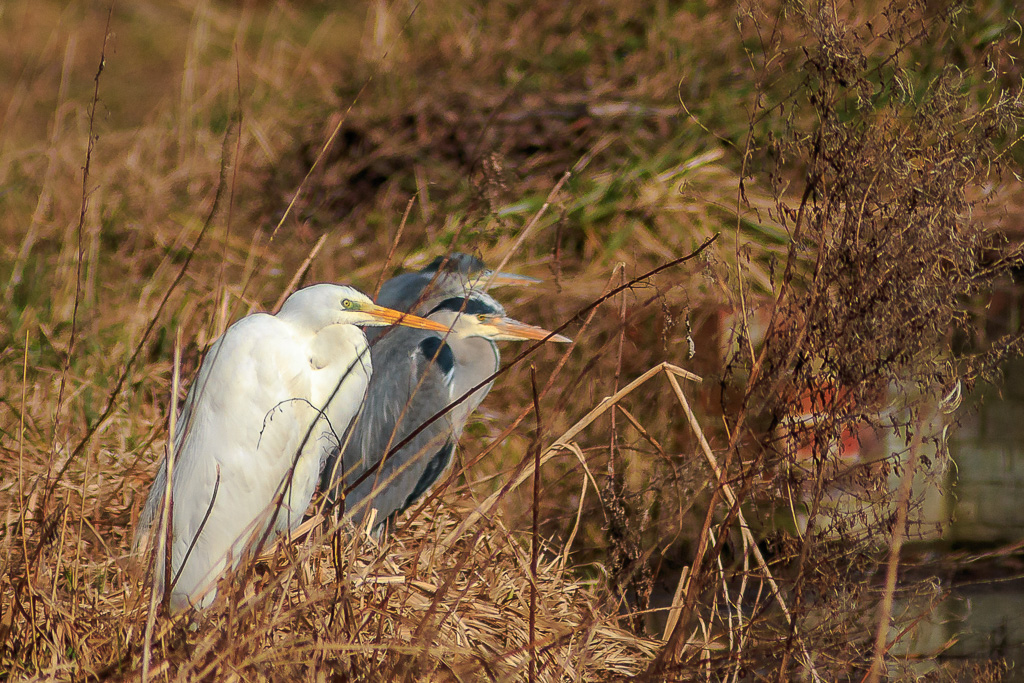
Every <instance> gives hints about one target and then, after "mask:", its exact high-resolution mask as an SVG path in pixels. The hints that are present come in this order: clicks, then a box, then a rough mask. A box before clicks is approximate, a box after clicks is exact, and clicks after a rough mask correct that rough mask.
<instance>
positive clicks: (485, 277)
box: [469, 270, 540, 289]
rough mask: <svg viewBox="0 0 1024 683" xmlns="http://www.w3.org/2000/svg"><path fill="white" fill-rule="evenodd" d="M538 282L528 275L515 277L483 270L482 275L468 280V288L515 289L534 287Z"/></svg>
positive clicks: (479, 274)
mask: <svg viewBox="0 0 1024 683" xmlns="http://www.w3.org/2000/svg"><path fill="white" fill-rule="evenodd" d="M538 282H540V280H538V279H537V278H535V277H530V276H529V275H516V274H515V273H495V272H494V271H491V270H485V271H483V272H482V273H478V274H477V275H474V276H473V277H471V278H469V286H470V287H471V288H474V287H486V288H487V289H490V288H491V287H501V286H503V285H516V286H517V287H526V286H528V285H535V284H537V283H538Z"/></svg>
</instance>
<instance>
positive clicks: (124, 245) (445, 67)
mask: <svg viewBox="0 0 1024 683" xmlns="http://www.w3.org/2000/svg"><path fill="white" fill-rule="evenodd" d="M479 5H480V6H479V7H464V6H461V5H459V4H458V3H445V2H437V3H432V4H427V5H416V6H415V7H410V6H406V5H401V4H394V5H391V6H389V5H387V4H385V3H384V2H373V3H370V4H369V5H368V6H366V7H362V6H360V7H358V8H345V9H336V8H334V6H333V4H323V5H321V4H316V3H313V4H310V5H308V6H307V5H302V6H292V5H289V4H287V3H273V4H267V3H248V4H243V5H242V6H237V5H234V4H230V5H227V4H224V5H222V4H220V3H212V4H211V3H197V4H195V5H194V6H193V5H191V4H186V3H180V4H172V5H167V4H160V3H133V4H131V5H127V4H126V5H124V6H121V5H115V6H114V8H113V11H112V12H111V13H110V15H109V17H108V15H107V12H106V11H105V10H101V9H100V8H99V7H98V6H96V5H90V4H85V5H75V4H72V5H69V6H64V5H62V4H59V3H52V2H41V3H24V4H22V5H19V6H18V7H17V8H14V9H8V10H3V12H4V13H3V14H0V29H2V30H4V32H5V33H6V34H10V35H14V36H15V38H14V39H13V40H11V41H7V42H6V43H5V44H4V45H0V89H2V90H3V91H5V92H7V93H9V97H8V100H7V102H6V103H5V105H4V109H3V110H2V111H0V116H2V117H3V118H2V123H0V236H2V238H3V243H4V247H3V251H2V254H3V256H2V257H0V292H2V296H3V297H4V311H5V312H4V317H3V319H2V322H0V340H2V344H0V346H2V349H3V350H2V351H0V358H2V360H3V362H2V364H0V386H3V388H4V389H3V392H2V395H0V458H2V462H3V464H4V471H5V473H6V474H5V476H3V477H2V478H0V509H2V511H3V526H2V527H0V557H2V558H3V559H0V678H10V679H72V678H73V679H76V680H77V679H130V680H136V679H139V678H142V679H152V680H172V679H180V680H186V679H204V680H226V679H229V678H238V679H245V680H248V679H287V680H296V679H303V680H304V679H309V680H328V679H329V680H338V681H349V680H395V681H398V680H529V679H536V680H567V681H568V680H586V681H590V680H604V679H609V680H614V679H621V678H623V677H638V678H640V679H641V680H651V681H660V680H697V679H700V680H726V679H728V680H739V679H744V680H746V679H757V680H761V679H771V680H778V681H785V680H790V679H792V678H797V677H803V678H805V679H808V680H812V679H820V680H835V679H844V678H851V679H856V680H860V679H861V678H864V677H869V676H870V675H872V667H873V666H874V667H882V666H884V667H886V671H887V674H888V675H889V676H890V677H892V678H893V679H900V678H901V677H905V678H907V679H911V678H913V677H914V676H916V675H918V674H920V673H922V671H927V673H928V674H929V675H931V676H932V677H934V678H935V680H949V679H953V680H955V679H956V678H957V677H959V676H974V677H977V678H979V679H981V678H983V677H988V678H989V679H993V680H994V679H996V678H998V676H999V671H1000V667H1001V664H1000V663H999V662H993V663H979V664H976V665H975V664H973V663H971V664H967V665H965V666H964V667H959V668H958V667H956V666H954V665H951V664H948V663H946V664H935V665H924V666H919V663H918V662H915V660H914V658H913V657H904V656H902V655H901V654H898V653H900V650H899V644H900V641H901V639H902V638H903V636H905V635H906V634H907V633H908V632H910V631H911V630H912V628H913V626H914V624H915V621H916V620H919V619H920V618H921V617H922V616H923V614H919V613H897V610H894V608H893V604H894V600H898V599H899V598H900V597H901V596H904V595H912V594H914V593H915V592H918V589H919V588H920V584H917V583H915V582H913V581H909V580H908V581H903V582H897V581H896V578H897V577H898V576H899V575H900V574H899V571H898V570H899V568H900V566H899V561H900V557H901V556H900V553H899V550H900V547H901V545H902V544H903V542H904V541H905V540H907V539H908V537H909V538H910V539H911V540H912V539H913V537H914V534H918V533H924V531H922V529H923V527H922V526H921V525H920V524H919V522H920V520H919V519H918V514H917V513H918V512H919V510H918V507H917V504H916V502H915V501H916V495H917V494H919V493H920V487H919V486H916V485H914V486H912V484H914V483H915V482H916V481H917V479H915V475H921V474H924V475H926V478H928V476H929V475H930V478H929V479H928V481H929V482H930V483H929V484H928V485H930V486H935V485H937V483H938V478H939V476H940V475H941V473H942V471H943V470H942V467H943V462H944V459H945V453H944V448H943V434H944V432H943V430H942V428H943V426H945V425H946V424H947V423H949V422H951V420H952V418H950V417H948V414H947V413H948V411H950V410H952V408H953V404H954V403H955V402H956V401H955V398H956V397H957V396H958V392H959V391H960V390H964V391H966V390H967V389H968V388H969V387H970V386H972V385H973V384H974V383H975V382H978V381H984V380H985V379H986V378H987V377H989V376H990V374H991V371H992V369H993V368H994V367H996V364H997V363H998V362H999V361H1001V360H1002V359H1004V358H1006V357H1008V356H1011V355H1017V354H1018V353H1019V346H1020V338H1019V335H1018V333H1017V332H1016V331H1014V332H1013V335H1012V336H1010V337H1007V338H1003V339H997V340H990V339H984V338H980V337H979V336H977V335H975V333H974V325H975V322H976V321H975V320H974V319H973V318H972V308H971V306H972V305H973V304H974V303H975V302H977V301H979V300H981V299H982V298H983V297H984V296H985V293H986V292H987V291H989V290H990V288H991V287H992V286H993V284H994V283H996V282H999V281H1000V279H1001V278H1003V279H1005V278H1007V277H1010V273H1011V270H1012V269H1014V268H1019V267H1020V265H1021V264H1020V255H1019V253H1018V251H1017V250H1016V248H1015V247H1014V246H1013V245H1012V243H1008V242H1007V241H1006V239H1005V238H1004V235H1006V234H1010V235H1013V234H1015V231H1016V228H1017V225H1016V224H1015V214H1016V212H1015V211H1013V210H1012V209H1013V208H1015V207H1017V206H1019V205H1020V200H1019V198H1020V197H1021V196H1022V194H1021V184H1020V183H1019V181H1018V179H1017V178H1018V176H1017V173H1019V166H1020V164H1019V161H1020V158H1021V152H1020V149H1019V145H1018V140H1019V139H1020V136H1021V131H1020V128H1019V124H1020V118H1021V111H1022V107H1021V101H1020V99H1019V88H1018V86H1019V79H1020V74H1019V63H1020V62H1019V61H1018V60H1017V57H1018V55H1017V51H1019V45H1018V43H1019V31H1018V30H1017V28H1019V26H1018V27H1017V28H1015V26H1017V25H1015V23H1014V22H1013V21H1012V20H1011V18H1010V17H1009V16H1007V15H1006V14H1005V13H1004V12H1003V11H1002V10H1000V9H999V8H998V7H995V6H994V5H993V6H992V7H988V6H983V7H979V8H974V9H972V10H970V11H969V10H968V9H964V8H960V7H958V6H952V5H951V6H942V7H932V6H931V5H925V4H924V3H891V4H885V3H868V4H867V5H866V6H865V5H864V4H863V3H857V4H856V5H855V6H847V5H843V4H829V3H822V4H820V5H814V6H804V5H802V4H800V3H796V4H793V3H767V4H765V3H754V4H752V5H750V6H746V5H743V6H741V7H740V9H739V10H738V11H736V10H735V9H734V8H732V7H729V8H722V7H718V6H717V5H716V4H715V3H708V4H707V5H705V6H701V7H689V6H687V7H674V6H672V7H670V6H669V3H663V2H650V3H640V5H639V6H638V5H637V4H636V3H582V4H581V3H557V2H553V1H547V0H545V1H542V2H530V3H527V2H516V3H479ZM108 22H109V23H108ZM1015 41H1016V42H1015ZM98 67H99V68H98ZM83 167H84V179H83ZM996 228H998V230H997V229H996ZM719 234H720V236H719V237H717V239H715V235H719ZM395 244H397V250H394V257H393V258H392V259H391V260H390V261H389V254H391V253H392V251H393V248H392V247H393V245H395ZM512 244H515V245H516V249H515V250H514V251H513V250H511V249H510V245H512ZM701 248H703V250H702V251H700V253H699V256H698V257H696V258H692V259H689V260H683V257H684V256H686V255H688V254H690V253H692V252H694V251H697V250H698V249H701ZM445 249H460V250H463V251H473V252H477V253H479V254H481V255H482V256H483V257H484V258H485V260H487V261H488V263H492V264H497V263H499V262H501V261H502V260H503V259H504V258H506V257H509V258H510V261H509V263H510V269H512V270H516V271H518V272H522V273H524V274H530V275H534V276H538V277H544V278H546V280H547V282H546V283H545V284H544V285H541V286H539V287H536V288H529V289H524V290H522V291H519V292H507V291H503V290H499V292H498V295H499V298H501V299H502V300H503V301H504V302H505V303H506V305H507V307H508V308H509V310H510V311H511V312H512V313H513V314H514V315H515V316H516V317H518V318H521V319H523V320H527V321H530V322H533V323H536V324H539V325H544V326H546V327H548V328H552V329H553V328H556V327H559V326H561V325H563V324H568V330H567V331H568V333H569V334H570V335H571V336H572V337H573V338H574V339H576V343H575V344H574V345H573V347H572V348H571V349H570V350H569V351H568V352H567V353H565V354H564V355H562V356H557V355H555V350H553V349H550V348H541V349H539V350H537V351H535V352H534V353H532V354H531V355H530V356H529V358H527V359H524V360H521V361H520V362H518V363H516V364H514V365H513V366H512V367H510V369H509V371H508V372H507V373H506V375H505V376H504V377H502V378H501V379H500V380H499V382H498V384H497V385H496V388H495V390H494V391H493V392H492V394H491V395H490V396H489V398H488V399H487V401H486V402H485V403H484V405H483V407H482V411H481V418H480V419H479V420H478V421H476V422H474V423H472V424H471V425H470V426H469V428H468V429H467V433H466V435H465V438H464V441H463V444H462V447H461V449H460V453H459V455H458V456H457V457H458V461H457V464H458V466H457V468H456V472H455V474H454V475H453V476H452V477H451V478H450V480H449V481H447V482H446V483H445V485H444V486H443V487H441V488H440V489H439V490H438V491H437V493H436V495H434V496H432V497H431V498H430V499H429V500H428V501H427V502H425V503H424V504H423V505H421V506H420V507H418V508H416V509H415V510H414V511H412V512H410V513H408V514H407V515H406V516H405V517H403V518H402V520H401V521H400V523H399V528H398V531H397V533H396V534H395V535H394V536H392V537H390V538H388V539H386V540H385V541H383V542H382V543H381V544H379V545H378V544H376V543H375V542H373V541H371V540H370V539H367V538H365V537H363V536H362V535H360V534H359V533H354V532H352V531H351V530H345V529H339V528H338V526H337V525H336V524H334V523H333V522H331V521H330V520H323V519H322V518H320V517H316V518H314V519H315V520H316V522H315V523H310V524H309V528H308V530H307V533H306V534H304V535H302V536H301V537H300V538H297V539H293V540H292V541H291V542H287V543H286V542H282V543H279V544H278V545H276V546H275V548H274V550H273V551H272V552H269V553H266V554H265V555H264V556H263V557H261V558H258V559H256V560H253V561H251V562H248V563H244V564H243V565H242V566H241V567H240V568H239V570H238V571H237V572H235V573H234V574H233V576H231V577H230V578H229V579H227V580H226V583H225V590H222V591H221V592H220V594H219V595H218V598H217V601H216V602H215V604H214V606H213V607H211V608H210V609H209V610H207V611H205V612H204V613H203V614H202V615H198V616H197V617H196V622H197V623H196V626H195V628H194V629H192V628H189V626H188V625H187V624H186V623H184V622H183V621H182V620H180V619H179V620H172V619H170V618H168V617H166V616H164V615H157V614H156V612H155V611H153V609H152V605H151V600H150V598H151V594H150V591H149V588H148V586H149V585H150V581H149V579H148V578H147V576H148V575H147V574H146V572H145V571H143V568H142V567H139V566H138V563H137V562H136V561H135V560H134V559H133V558H132V557H131V555H130V546H131V536H132V532H133V529H134V526H135V525H134V521H135V519H136V517H137V515H138V512H139V508H140V506H141V503H142V500H143V498H144V496H145V493H146V491H147V489H148V486H149V483H150V481H151V478H152V475H153V472H154V470H155V467H156V463H157V462H158V460H159V458H160V457H162V453H163V444H164V442H165V440H166V432H167V421H168V412H169V410H170V404H171V401H170V398H169V394H170V388H171V373H172V369H173V365H174V360H173V359H174V353H175V349H178V350H179V351H180V353H181V359H182V360H181V366H180V370H181V374H182V377H186V378H187V377H190V376H191V375H192V373H193V372H194V370H195V368H196V367H197V365H198V362H199V360H200V358H201V357H202V352H203V349H204V348H205V347H206V346H207V345H208V344H209V343H210V342H211V341H212V340H213V339H215V338H216V337H217V336H218V335H219V334H220V333H221V332H222V331H223V330H224V328H225V327H226V325H227V324H229V323H230V322H231V321H232V320H234V319H236V318H238V317H239V316H241V315H244V314H245V313H247V312H249V311H252V310H266V309H272V308H273V307H274V305H275V302H279V301H280V300H281V298H282V297H283V296H284V294H285V293H286V292H287V291H289V290H290V289H291V288H294V287H296V286H301V285H302V284H308V283H312V282H317V281H346V282H348V283H351V284H354V285H356V286H359V287H361V288H363V289H364V290H372V289H373V288H374V286H375V283H377V282H378V280H379V278H380V277H381V275H382V274H384V275H387V274H390V273H391V272H393V270H394V269H395V268H396V267H398V266H399V265H402V266H404V267H406V268H416V267H419V266H422V265H423V264H425V263H426V262H427V261H428V260H429V259H430V258H432V257H433V256H434V255H436V254H437V253H440V252H441V251H443V250H445ZM674 261H678V263H675V264H674V265H672V266H671V267H668V268H665V269H663V270H662V271H661V272H659V273H657V274H656V275H653V276H650V277H643V278H640V276H641V275H643V274H644V273H646V272H648V271H651V270H654V269H657V268H659V267H661V266H663V265H665V264H668V263H672V262H674ZM626 283H629V286H628V287H624V288H623V289H622V290H621V291H619V292H616V293H615V294H614V295H611V296H609V295H608V294H609V292H611V291H613V290H614V289H615V288H616V287H621V286H622V285H624V284H626ZM595 304H597V305H595ZM504 353H505V358H506V359H513V358H516V354H517V353H518V350H516V349H513V348H508V349H506V350H505V351H504ZM530 365H532V366H533V367H534V368H535V371H534V372H531V368H530ZM676 366H681V367H683V368H685V369H686V370H688V371H691V372H693V373H695V374H697V375H699V376H701V377H703V378H704V381H703V382H701V383H697V382H694V381H690V380H685V379H684V380H680V379H678V377H679V376H680V373H679V372H677V371H676V370H675V369H674V368H675V367H676ZM534 378H535V379H534ZM637 378H642V379H644V381H643V382H642V383H638V384H637V383H635V382H636V381H637ZM534 381H535V384H534ZM631 383H633V384H631ZM535 391H536V392H537V393H538V395H539V396H538V400H537V401H536V403H535V401H534V392H535ZM613 395H615V396H617V398H616V399H615V400H614V401H610V402H605V403H602V399H603V398H604V397H607V396H613ZM944 411H946V412H944ZM801 415H802V416H803V417H800V416H801ZM869 434H870V435H874V436H875V438H876V444H879V445H878V447H877V448H876V449H875V450H874V451H871V453H869V451H870V450H871V449H870V448H868V447H867V446H866V445H865V444H866V441H867V440H868V436H867V435H869ZM893 435H895V438H893ZM893 443H899V444H902V446H900V447H891V446H890V445H891V444H893ZM854 453H856V457H854ZM538 462H539V463H541V466H540V468H539V469H536V468H535V463H538ZM534 477H536V479H534ZM900 482H903V484H904V485H903V486H902V487H901V486H900ZM534 486H539V487H540V488H539V490H538V491H537V495H536V498H535V491H534V488H533V487H534ZM535 511H536V513H537V514H536V516H535V515H534V512H535ZM534 520H537V521H536V522H535V521H534ZM908 522H909V523H908ZM534 549H536V550H537V555H536V558H537V559H536V562H535V563H534V562H532V560H533V558H534V556H533V554H532V551H533V550H534ZM149 619H153V620H152V621H147V620H149ZM881 671H882V669H881V668H876V669H875V671H874V673H875V674H876V675H879V674H881ZM969 672H973V673H969Z"/></svg>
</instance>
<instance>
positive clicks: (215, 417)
mask: <svg viewBox="0 0 1024 683" xmlns="http://www.w3.org/2000/svg"><path fill="white" fill-rule="evenodd" d="M395 323H398V324H401V325H405V326H409V327H417V328H421V329H426V330H435V331H446V330H447V329H448V328H447V327H446V326H444V325H442V324H440V323H438V322H433V321H429V320H424V319H422V318H418V317H416V316H413V315H409V314H406V313H402V312H399V311H394V310H391V309H388V308H384V307H382V306H379V305H377V304H374V303H373V302H371V301H370V299H369V297H367V296H366V295H365V294H362V293H361V292H359V291H357V290H355V289H353V288H351V287H342V286H339V285H331V284H320V285H314V286H311V287H307V288H305V289H300V290H299V291H297V292H295V293H293V294H292V295H291V296H289V297H288V299H287V300H286V301H285V302H284V305H283V306H282V307H281V310H280V311H279V312H278V313H277V314H276V315H268V314H265V313H255V314H252V315H248V316H246V317H244V318H242V319H241V320H239V321H237V322H236V323H234V324H233V325H231V326H230V327H229V328H228V329H227V331H226V332H225V333H224V334H223V336H221V337H220V338H219V339H217V341H215V342H214V343H213V344H212V345H211V346H210V349H209V351H208V353H207V354H206V356H205V358H204V359H203V361H202V363H201V365H200V367H199V372H198V373H197V375H196V378H195V381H194V382H193V383H192V386H191V388H190V389H189V392H188V395H187V396H186V398H185V402H184V405H183V407H182V410H181V414H180V418H179V420H178V423H177V426H176V429H175V433H174V435H173V469H172V472H173V473H172V475H171V501H172V507H171V510H172V512H171V545H170V554H171V563H170V564H171V572H172V576H173V577H176V579H175V580H174V583H173V585H172V587H171V594H170V603H171V608H172V609H173V610H180V609H182V608H184V607H187V606H188V605H193V606H197V607H203V606H206V605H208V604H209V603H210V602H211V601H212V600H213V598H214V596H215V594H216V590H215V588H214V586H215V584H216V581H217V579H218V578H219V577H220V575H221V574H222V573H223V572H224V571H225V570H226V569H227V568H228V567H229V566H234V565H235V564H237V562H238V560H239V558H240V557H241V556H242V554H243V552H244V550H245V548H246V546H247V544H249V543H250V542H252V541H253V540H254V539H257V538H261V537H262V535H263V534H264V533H266V534H270V533H283V532H285V531H287V530H289V529H294V528H295V527H296V526H298V524H299V523H300V522H301V521H302V517H303V515H304V513H305V512H306V508H307V507H308V506H309V502H310V499H311V497H312V494H313V491H314V489H315V488H316V484H317V481H318V478H319V475H320V471H321V469H322V468H323V465H324V463H325V461H326V459H327V457H328V456H329V455H330V453H332V452H333V451H334V450H336V449H337V447H338V444H339V442H340V435H342V434H343V433H344V432H345V430H346V428H347V427H348V425H349V423H350V422H351V421H352V418H353V417H354V416H355V414H356V412H357V410H358V409H359V406H360V404H361V403H362V400H363V396H364V395H365V392H366V387H367V384H368V382H369V380H370V377H371V373H372V365H371V358H370V355H369V353H368V344H367V341H366V337H365V335H364V334H363V332H362V330H360V329H359V327H357V325H370V326H381V325H391V324H395ZM166 486H167V461H166V459H165V460H164V462H163V463H162V465H161V467H160V470H159V471H158V473H157V476H156V479H155V481H154V483H153V487H152V489H151V490H150V492H149V497H148V498H147V500H146V505H145V507H144V509H143V513H142V516H141V519H140V522H139V529H138V532H137V538H139V537H141V536H142V535H144V534H146V533H147V532H148V531H149V530H150V528H151V527H153V526H154V522H155V520H156V519H157V513H158V510H159V509H160V506H161V503H162V502H163V500H164V497H165V490H166ZM163 562H164V560H163V558H162V557H159V556H158V558H157V575H158V590H160V591H161V592H162V591H163V570H162V567H163Z"/></svg>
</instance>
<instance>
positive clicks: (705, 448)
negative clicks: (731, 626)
mask: <svg viewBox="0 0 1024 683" xmlns="http://www.w3.org/2000/svg"><path fill="white" fill-rule="evenodd" d="M665 376H666V377H667V378H668V382H669V384H670V385H671V386H672V391H673V393H675V395H676V399H677V400H678V401H679V404H680V405H681V406H682V408H683V412H684V413H686V419H687V421H688V422H689V424H690V428H691V429H692V430H693V433H694V434H695V435H696V436H697V440H698V442H699V443H700V448H701V452H702V453H703V454H704V458H705V459H706V460H707V461H708V465H709V466H710V467H711V471H712V472H713V473H714V475H715V480H716V481H717V482H718V485H719V486H721V487H722V492H723V494H724V495H725V499H726V501H727V502H728V503H729V505H731V506H732V507H733V508H735V509H736V518H737V520H738V522H739V527H740V533H741V534H742V535H743V540H744V542H745V543H746V544H747V545H748V547H749V548H750V551H751V552H752V553H753V555H754V559H756V560H757V564H758V567H760V569H761V572H762V573H763V574H764V577H765V580H766V581H767V582H768V586H769V587H770V588H771V591H772V596H773V597H774V598H775V600H776V602H778V603H779V607H780V608H781V609H782V613H783V614H784V615H785V617H786V622H787V623H789V624H790V626H792V625H793V615H792V614H790V611H789V608H788V607H786V601H785V598H783V597H782V591H780V590H779V585H778V584H777V583H776V582H775V577H774V576H772V572H771V570H770V569H769V568H768V563H767V562H766V561H765V559H764V555H762V554H761V549H760V548H759V547H758V545H757V540H756V539H755V538H754V535H753V533H751V531H750V525H749V524H747V520H746V518H745V517H744V515H743V510H742V509H741V508H740V505H739V499H738V498H737V497H736V493H735V492H734V491H733V490H732V486H731V485H730V484H729V482H728V481H727V480H726V478H725V473H724V472H722V469H721V468H720V467H719V466H718V460H717V459H716V458H715V454H714V453H713V452H712V450H711V445H710V444H709V443H708V440H707V439H706V438H705V437H704V430H703V429H702V428H701V426H700V422H698V421H697V416H696V415H694V414H693V410H692V409H691V408H690V404H689V402H688V401H687V400H686V397H685V396H684V395H683V390H682V388H681V387H680V386H679V382H677V381H676V378H675V377H674V376H673V375H672V374H671V373H669V372H668V369H667V368H666V372H665ZM673 609H675V603H674V602H673ZM679 609H680V610H681V609H682V606H680V607H679ZM730 633H731V630H730ZM800 646H801V648H802V649H803V655H804V666H806V667H807V670H808V672H809V673H810V675H811V677H812V678H813V679H814V680H815V681H818V680H820V677H819V676H818V673H817V671H815V668H814V664H813V660H812V659H811V656H810V653H809V652H808V651H807V646H806V645H805V644H804V643H803V640H802V639H800Z"/></svg>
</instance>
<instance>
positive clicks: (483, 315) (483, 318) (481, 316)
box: [476, 313, 487, 323]
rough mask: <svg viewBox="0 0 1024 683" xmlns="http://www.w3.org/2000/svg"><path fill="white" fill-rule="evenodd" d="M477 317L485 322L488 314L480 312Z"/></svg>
mask: <svg viewBox="0 0 1024 683" xmlns="http://www.w3.org/2000/svg"><path fill="white" fill-rule="evenodd" d="M476 319H477V320H479V321H480V322H482V323H485V322H487V315H486V314H484V313H480V314H479V315H477V316H476Z"/></svg>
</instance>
